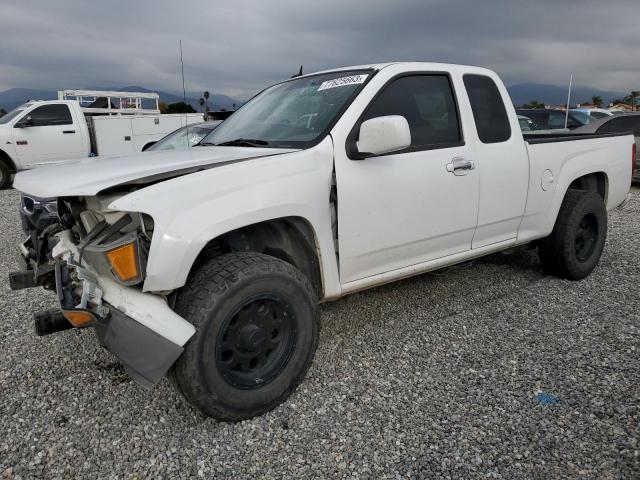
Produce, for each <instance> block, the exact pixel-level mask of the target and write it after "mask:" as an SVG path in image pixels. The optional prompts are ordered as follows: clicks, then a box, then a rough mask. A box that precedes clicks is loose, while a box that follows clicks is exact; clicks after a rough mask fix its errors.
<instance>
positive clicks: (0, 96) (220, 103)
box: [0, 85, 243, 112]
mask: <svg viewBox="0 0 640 480" xmlns="http://www.w3.org/2000/svg"><path fill="white" fill-rule="evenodd" d="M83 89H84V90H112V91H116V92H146V93H148V92H156V93H157V94H158V95H160V101H161V102H166V103H175V102H181V101H182V95H179V94H175V93H169V92H162V91H160V90H149V89H148V88H145V87H141V86H139V85H130V86H126V87H84V88H83ZM56 98H58V92H57V90H35V89H30V88H10V89H9V90H5V91H4V92H0V107H2V108H4V109H5V110H6V111H7V112H8V111H9V110H12V109H14V108H15V107H17V106H18V105H21V104H23V103H24V102H26V101H28V100H55V99H56ZM199 98H200V97H199V96H198V94H195V93H189V94H188V95H187V103H189V104H191V106H192V107H193V108H195V109H196V110H197V111H202V108H201V107H200V105H199V104H198V99H199ZM242 103H243V102H242V101H240V100H237V99H235V98H231V97H229V96H227V95H222V94H213V95H211V97H210V98H209V109H210V110H219V109H221V108H225V109H227V110H232V109H233V105H234V104H235V105H236V108H237V107H239V106H240V105H242Z"/></svg>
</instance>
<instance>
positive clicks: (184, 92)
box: [180, 39, 189, 146]
mask: <svg viewBox="0 0 640 480" xmlns="http://www.w3.org/2000/svg"><path fill="white" fill-rule="evenodd" d="M180 71H181V73H182V103H183V104H184V124H185V126H186V127H187V146H188V144H189V118H188V117H187V90H186V89H185V87H184V60H183V59H182V39H180Z"/></svg>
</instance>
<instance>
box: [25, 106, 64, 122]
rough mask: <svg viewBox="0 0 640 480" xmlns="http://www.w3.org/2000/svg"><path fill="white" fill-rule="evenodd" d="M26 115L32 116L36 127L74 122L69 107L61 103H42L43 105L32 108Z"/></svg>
mask: <svg viewBox="0 0 640 480" xmlns="http://www.w3.org/2000/svg"><path fill="white" fill-rule="evenodd" d="M26 116H27V117H31V121H32V122H33V126H34V127H46V126H50V125H71V124H72V123H73V120H72V119H71V112H70V111H69V107H68V106H67V105H64V104H61V103H58V104H52V105H42V106H41V107H38V108H36V109H34V110H31V111H30V112H29V113H28V114H27V115H26Z"/></svg>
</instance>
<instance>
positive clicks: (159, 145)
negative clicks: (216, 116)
mask: <svg viewBox="0 0 640 480" xmlns="http://www.w3.org/2000/svg"><path fill="white" fill-rule="evenodd" d="M220 123H221V121H219V120H218V121H215V122H202V123H194V124H192V125H185V126H184V127H180V128H179V129H178V130H176V131H174V132H171V133H170V134H169V135H167V136H166V137H164V138H161V139H160V140H158V141H157V142H156V143H154V144H152V145H149V147H148V148H146V149H145V150H144V151H145V152H157V151H160V150H179V149H183V148H191V147H193V146H194V145H197V144H198V143H200V140H202V139H203V138H204V137H206V136H207V135H209V134H210V133H211V132H212V131H213V129H214V128H216V127H217V126H218V125H220Z"/></svg>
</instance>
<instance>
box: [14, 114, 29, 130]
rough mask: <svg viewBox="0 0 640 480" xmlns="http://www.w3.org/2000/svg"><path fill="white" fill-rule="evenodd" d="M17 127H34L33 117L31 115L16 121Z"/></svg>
mask: <svg viewBox="0 0 640 480" xmlns="http://www.w3.org/2000/svg"><path fill="white" fill-rule="evenodd" d="M14 127H15V128H25V127H33V119H32V118H31V117H24V118H23V119H21V120H19V121H17V122H16V124H15V125H14Z"/></svg>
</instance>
